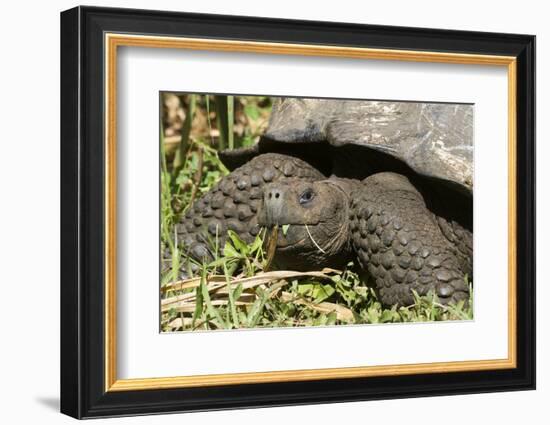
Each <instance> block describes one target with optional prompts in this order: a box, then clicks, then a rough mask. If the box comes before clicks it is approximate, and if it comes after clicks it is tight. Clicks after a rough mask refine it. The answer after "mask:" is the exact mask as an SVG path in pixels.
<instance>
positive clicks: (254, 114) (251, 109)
mask: <svg viewBox="0 0 550 425" xmlns="http://www.w3.org/2000/svg"><path fill="white" fill-rule="evenodd" d="M244 113H245V114H246V116H247V117H248V118H250V119H251V120H253V121H256V120H257V119H258V118H260V111H259V110H258V107H257V106H256V105H254V104H248V105H246V106H245V107H244Z"/></svg>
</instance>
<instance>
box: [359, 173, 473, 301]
mask: <svg viewBox="0 0 550 425" xmlns="http://www.w3.org/2000/svg"><path fill="white" fill-rule="evenodd" d="M350 220H351V223H350V229H351V233H352V236H351V237H352V243H353V247H354V249H355V251H356V253H357V256H358V259H359V262H360V264H361V266H362V267H363V268H364V269H366V270H368V272H369V274H370V275H372V276H373V278H374V279H375V280H376V287H377V291H378V294H379V297H380V299H381V301H382V303H383V304H385V305H393V304H398V305H409V304H412V303H413V301H414V298H413V293H412V290H415V291H417V292H418V294H419V295H425V294H426V293H427V292H428V291H429V290H434V291H435V293H436V294H437V295H438V297H439V299H440V301H441V302H442V303H449V302H457V301H459V300H465V299H467V298H468V292H469V288H468V286H467V284H466V283H465V282H464V274H465V273H469V274H470V275H471V270H472V264H471V258H472V234H471V233H470V232H469V231H467V230H465V229H463V228H462V227H461V226H460V225H458V224H457V223H453V222H448V221H447V220H446V219H445V218H443V217H437V216H435V215H434V214H433V213H432V212H431V211H429V210H428V209H427V207H426V204H425V201H424V199H423V197H422V195H421V194H420V192H419V191H418V190H417V189H416V188H415V187H414V186H413V185H412V184H411V183H410V182H409V181H408V180H407V178H406V177H404V176H402V175H399V174H394V173H378V174H375V175H372V176H370V177H368V178H366V179H365V180H364V181H363V187H362V188H361V189H359V190H358V191H357V192H356V193H354V194H353V195H352V204H351V214H350Z"/></svg>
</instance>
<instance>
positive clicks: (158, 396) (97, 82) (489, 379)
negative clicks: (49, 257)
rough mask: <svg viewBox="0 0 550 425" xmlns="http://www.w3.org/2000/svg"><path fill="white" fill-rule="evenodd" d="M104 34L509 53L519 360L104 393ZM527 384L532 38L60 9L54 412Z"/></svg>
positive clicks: (338, 398) (271, 402)
mask: <svg viewBox="0 0 550 425" xmlns="http://www.w3.org/2000/svg"><path fill="white" fill-rule="evenodd" d="M105 32H116V33H137V34H150V35H168V36H180V37H197V38H216V39H232V40H254V41H266V42H284V43H298V44H320V45H333V46H353V47H371V48H385V49H400V50H422V51H434V52H452V53H478V54H485V55H507V56H515V57H516V58H517V78H518V81H517V283H518V284H517V291H518V292H517V306H518V310H517V320H518V321H517V368H515V369H509V370H494V371H480V372H454V373H443V374H419V375H409V376H386V377H370V378H351V379H334V380H321V381H305V382H285V383H264V384H245V385H230V386H217V387H205V388H180V389H168V390H146V391H125V392H105V390H104V366H105V365H104V354H105V343H104V317H105V316H104V302H103V300H104V267H105V264H104V242H105V241H104V231H103V230H104V225H105V223H104V206H105V203H104V172H105V168H104V145H103V137H104V104H105V102H104V101H105V99H104V90H103V89H104V69H103V66H104V53H105V52H104V48H105V46H104V44H103V36H104V33H105ZM534 388H535V37H534V36H529V35H516V34H498V33H480V32H469V31H451V30H433V29H420V28H406V27H388V26H372V25H357V24H344V23H332V22H314V21H295V20H282V19H265V18H253V17H241V16H220V15H204V14H189V13H177V12H161V11H145V10H132V9H111V8H94V7H77V8H74V9H70V10H68V11H65V12H62V13H61V412H63V413H65V414H67V415H70V416H73V417H76V418H91V417H103V416H121V415H136V414H147V413H165V412H182V411H201V410H219V409H232V408H243V407H261V406H276V405H296V404H313V403H327V402H343V401H354V400H372V399H387V398H405V397H418V396H434V395H450V394H467V393H482V392H493V391H511V390H525V389H534Z"/></svg>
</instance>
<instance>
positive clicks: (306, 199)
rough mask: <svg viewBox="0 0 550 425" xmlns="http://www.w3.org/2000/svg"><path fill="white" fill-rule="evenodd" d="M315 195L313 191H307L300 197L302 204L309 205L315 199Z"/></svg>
mask: <svg viewBox="0 0 550 425" xmlns="http://www.w3.org/2000/svg"><path fill="white" fill-rule="evenodd" d="M314 195H315V194H314V193H313V190H311V189H306V191H305V192H304V193H302V194H301V195H300V204H302V205H303V204H307V203H308V202H310V201H311V200H312V199H313V197H314Z"/></svg>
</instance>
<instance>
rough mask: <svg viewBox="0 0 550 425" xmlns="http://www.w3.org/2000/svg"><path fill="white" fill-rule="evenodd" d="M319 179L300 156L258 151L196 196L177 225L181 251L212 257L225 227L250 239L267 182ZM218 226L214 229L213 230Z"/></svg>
mask: <svg viewBox="0 0 550 425" xmlns="http://www.w3.org/2000/svg"><path fill="white" fill-rule="evenodd" d="M296 177H298V178H302V179H306V180H318V179H322V178H324V176H323V175H322V174H321V173H320V172H319V171H317V169H315V168H313V167H312V166H310V165H309V164H308V163H307V162H305V161H302V160H301V159H298V158H295V157H292V156H288V155H281V154H277V153H267V154H263V155H259V156H257V157H255V158H253V159H252V160H250V161H249V162H247V163H246V164H244V165H243V166H241V167H239V168H237V169H236V170H234V171H233V172H231V173H230V174H229V175H227V176H225V177H224V178H223V179H221V180H220V181H219V182H218V183H217V184H216V185H215V186H214V187H213V188H212V189H211V190H210V191H209V192H208V193H206V194H205V195H204V196H203V197H202V198H200V199H198V200H197V201H196V202H195V203H194V204H193V205H192V206H191V207H190V208H189V209H188V210H187V212H186V214H185V217H184V218H183V219H182V220H181V222H180V223H179V224H178V225H177V226H176V231H177V237H178V241H180V242H181V244H182V249H183V251H184V252H186V253H188V254H189V255H190V256H191V257H193V258H195V259H196V260H199V261H200V260H202V259H203V258H204V259H211V258H213V255H212V254H213V253H212V244H211V243H209V239H210V240H214V239H215V237H216V234H217V235H218V240H219V247H220V249H223V246H224V244H225V239H226V235H227V230H228V229H230V230H233V231H234V232H236V233H237V234H238V235H239V237H240V238H241V239H242V240H243V241H245V242H247V243H250V242H252V241H253V240H254V238H255V237H256V235H257V234H258V232H259V231H260V227H259V225H258V219H257V212H258V210H259V208H260V206H261V204H262V198H263V190H264V186H265V185H266V184H267V183H271V182H276V181H281V180H284V179H289V178H296ZM216 229H217V230H216Z"/></svg>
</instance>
